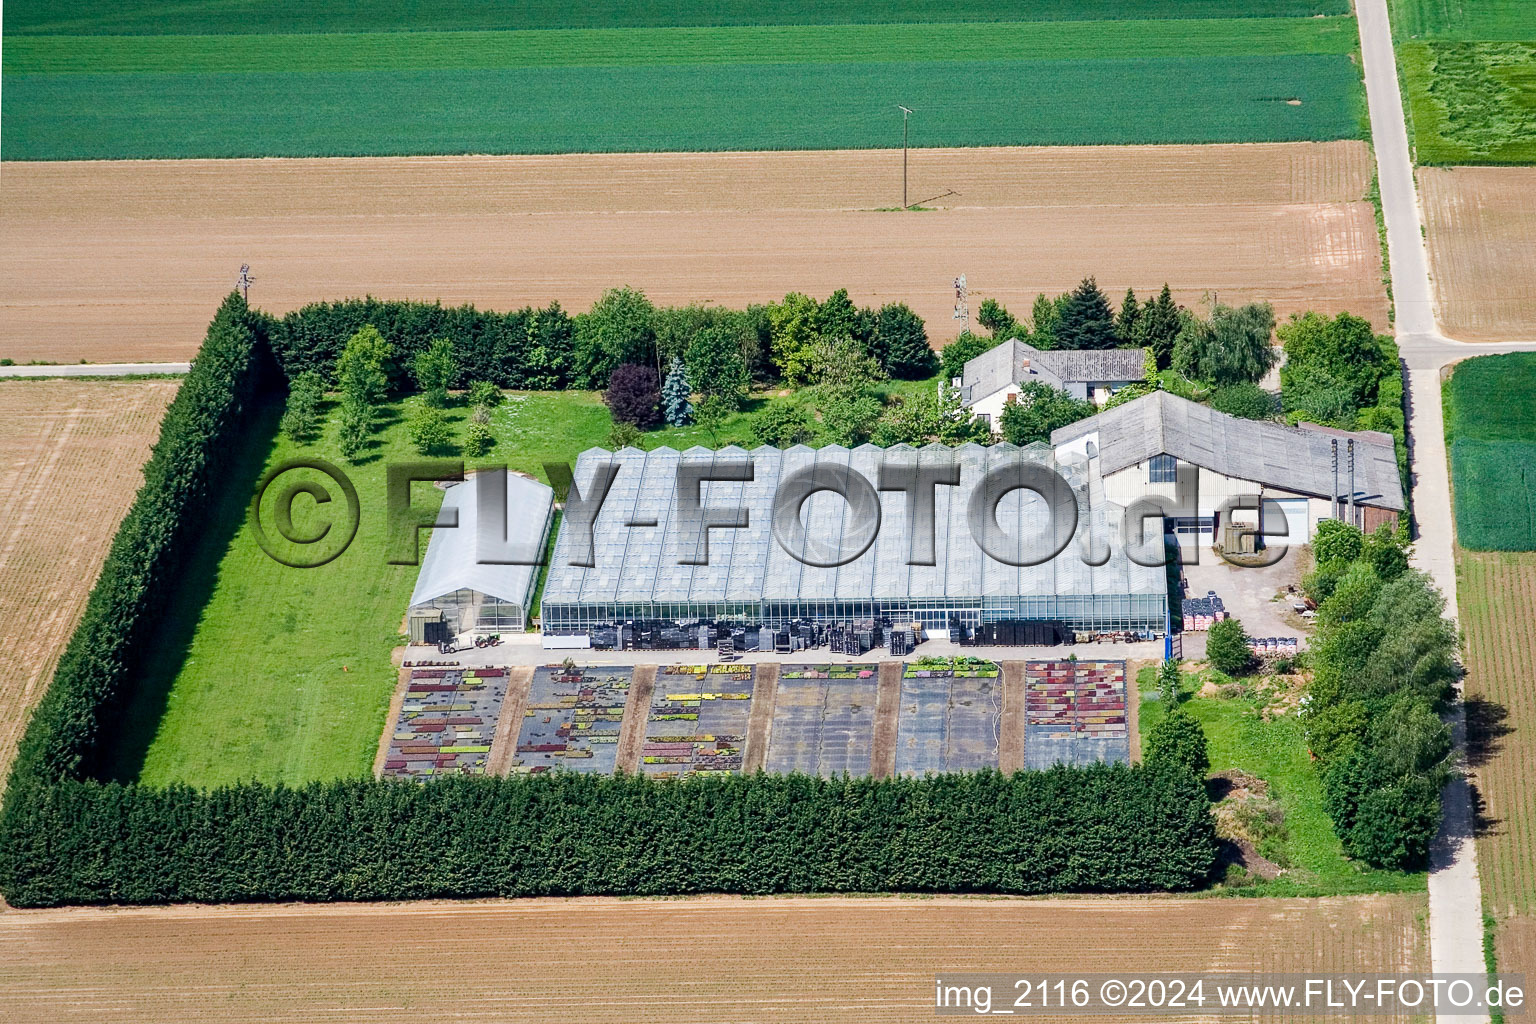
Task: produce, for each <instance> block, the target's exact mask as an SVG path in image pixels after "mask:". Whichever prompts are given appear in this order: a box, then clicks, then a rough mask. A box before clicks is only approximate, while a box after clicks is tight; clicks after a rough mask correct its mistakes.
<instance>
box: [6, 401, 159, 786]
mask: <svg viewBox="0 0 1536 1024" xmlns="http://www.w3.org/2000/svg"><path fill="white" fill-rule="evenodd" d="M175 394H176V384H175V383H174V382H171V381H133V382H117V381H91V380H86V381H66V380H11V381H0V650H3V651H4V652H5V656H4V657H3V658H0V773H3V772H4V771H5V770H6V769H7V768H8V767H9V765H10V761H11V755H12V753H14V751H15V750H16V741H17V739H18V738H19V737H20V735H21V732H22V729H23V728H25V726H26V720H27V714H28V713H29V712H30V711H31V710H32V705H33V704H34V703H35V702H36V701H37V699H38V697H40V696H42V692H43V689H44V688H45V687H46V686H47V683H48V678H49V676H50V675H51V674H52V673H53V666H54V663H55V662H57V661H58V658H59V652H60V651H61V650H62V649H63V646H64V643H65V641H66V640H68V639H69V635H70V633H71V632H72V631H73V630H74V628H75V622H76V620H77V619H79V617H80V611H81V609H82V608H84V607H85V598H86V595H87V594H89V593H90V590H91V585H92V584H93V583H94V582H95V580H96V573H97V570H98V569H99V568H100V566H101V561H102V559H103V558H105V557H106V553H107V548H109V547H110V546H111V544H112V537H113V535H114V534H116V533H117V524H118V520H120V519H121V518H122V516H123V513H124V512H125V511H127V508H128V504H129V502H130V501H132V500H133V495H134V492H135V491H137V490H138V489H139V485H140V484H141V483H143V477H142V475H141V474H140V471H139V467H140V466H142V465H143V464H144V462H145V460H146V459H148V458H149V448H150V445H151V444H153V443H154V441H155V439H156V438H157V437H159V435H160V416H161V414H162V413H164V412H165V407H166V405H167V404H169V402H170V400H171V398H172V397H173V396H174V395H175Z"/></svg>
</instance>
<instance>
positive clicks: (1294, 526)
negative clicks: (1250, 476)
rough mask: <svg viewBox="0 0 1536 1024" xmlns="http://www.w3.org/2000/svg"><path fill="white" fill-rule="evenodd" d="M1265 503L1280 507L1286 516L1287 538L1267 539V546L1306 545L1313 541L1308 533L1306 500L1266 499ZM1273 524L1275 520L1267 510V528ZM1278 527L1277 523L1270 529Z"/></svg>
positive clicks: (1265, 541) (1265, 539)
mask: <svg viewBox="0 0 1536 1024" xmlns="http://www.w3.org/2000/svg"><path fill="white" fill-rule="evenodd" d="M1264 503H1265V504H1266V505H1270V504H1271V503H1273V505H1275V506H1278V507H1279V510H1280V512H1281V514H1283V515H1284V516H1285V536H1284V537H1265V538H1264V543H1265V544H1268V545H1270V546H1272V547H1281V546H1284V545H1286V544H1305V543H1307V542H1308V541H1309V540H1311V539H1312V538H1311V537H1310V536H1309V535H1308V533H1307V499H1306V498H1265V499H1264ZM1272 522H1273V519H1272V518H1271V517H1270V516H1269V515H1268V510H1266V515H1265V519H1264V523H1265V526H1266V527H1269V524H1270V523H1272ZM1278 527H1279V524H1278V523H1275V525H1274V527H1270V528H1278Z"/></svg>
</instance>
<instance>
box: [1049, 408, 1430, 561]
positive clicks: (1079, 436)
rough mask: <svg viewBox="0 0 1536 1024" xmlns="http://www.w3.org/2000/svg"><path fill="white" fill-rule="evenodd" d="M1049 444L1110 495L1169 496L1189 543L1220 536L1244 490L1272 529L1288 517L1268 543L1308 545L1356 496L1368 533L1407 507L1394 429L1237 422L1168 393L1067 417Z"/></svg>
mask: <svg viewBox="0 0 1536 1024" xmlns="http://www.w3.org/2000/svg"><path fill="white" fill-rule="evenodd" d="M1051 442H1052V444H1054V445H1055V446H1056V449H1057V452H1058V453H1059V454H1060V455H1062V456H1063V457H1070V456H1073V455H1077V456H1082V457H1086V458H1088V459H1089V460H1090V461H1091V462H1092V464H1093V465H1094V467H1095V468H1094V473H1095V475H1096V476H1098V477H1100V478H1102V480H1103V482H1104V493H1105V496H1106V497H1107V498H1108V500H1110V501H1112V502H1119V503H1122V504H1128V503H1129V502H1131V501H1133V500H1135V499H1137V498H1139V497H1142V496H1145V495H1158V496H1161V497H1164V498H1167V499H1170V500H1171V501H1172V502H1173V504H1174V507H1175V508H1176V509H1177V511H1176V513H1175V514H1174V515H1172V516H1169V517H1168V518H1167V519H1166V520H1165V527H1166V528H1167V529H1168V530H1169V531H1170V532H1172V533H1174V534H1175V535H1177V536H1178V537H1179V538H1180V540H1181V542H1183V543H1191V542H1192V543H1195V544H1214V543H1217V542H1218V541H1219V540H1220V538H1221V532H1222V530H1223V529H1224V524H1223V523H1222V522H1221V521H1220V519H1221V509H1222V506H1223V504H1224V503H1225V502H1227V501H1228V499H1230V498H1233V497H1236V496H1239V495H1258V496H1260V497H1262V498H1263V499H1265V500H1266V504H1265V506H1264V507H1265V509H1266V517H1265V523H1264V529H1265V532H1266V533H1279V532H1280V530H1281V529H1282V524H1281V523H1280V522H1279V521H1278V520H1279V518H1280V517H1282V516H1283V519H1284V523H1283V529H1284V534H1285V535H1284V536H1270V537H1268V538H1267V539H1266V543H1268V544H1270V545H1281V544H1305V543H1307V542H1309V541H1310V540H1311V539H1312V534H1313V532H1314V531H1315V530H1316V529H1317V524H1318V522H1319V521H1321V520H1323V519H1341V518H1346V517H1348V516H1349V515H1350V514H1351V511H1350V510H1351V501H1350V499H1351V496H1352V498H1353V515H1354V517H1355V521H1356V524H1357V525H1360V526H1362V527H1363V528H1364V529H1366V530H1374V529H1375V528H1376V527H1378V526H1380V525H1382V524H1384V523H1394V522H1396V521H1397V516H1398V514H1399V513H1400V512H1402V511H1403V508H1404V503H1403V485H1402V479H1401V477H1400V476H1399V475H1398V470H1397V453H1396V451H1395V450H1394V447H1393V441H1392V437H1391V435H1388V434H1382V433H1378V432H1376V431H1368V430H1367V431H1355V432H1349V431H1342V430H1330V429H1327V428H1324V427H1318V426H1314V425H1311V424H1303V425H1301V426H1298V427H1287V426H1283V425H1281V424H1279V423H1268V422H1262V421H1259V420H1247V419H1240V418H1238V417H1236V416H1228V415H1227V414H1226V413H1222V412H1217V411H1216V410H1215V409H1212V408H1210V407H1209V406H1204V405H1200V404H1198V403H1196V402H1191V401H1188V400H1187V399H1183V398H1179V397H1178V396H1177V395H1171V394H1168V393H1167V392H1165V391H1157V392H1154V393H1152V394H1150V395H1147V396H1145V397H1143V398H1138V399H1136V400H1135V401H1133V402H1127V403H1126V404H1124V405H1122V406H1118V407H1117V408H1114V409H1110V410H1107V411H1105V412H1101V413H1099V414H1098V415H1097V416H1090V417H1088V418H1087V419H1085V420H1079V421H1078V422H1076V423H1071V424H1068V425H1067V426H1065V427H1062V428H1060V429H1059V430H1057V431H1055V432H1054V433H1053V434H1052V435H1051ZM1351 446H1352V448H1353V456H1352V458H1353V470H1351ZM1351 480H1353V491H1351ZM1270 501H1273V504H1272V505H1271V504H1269V503H1268V502H1270ZM1228 514H1229V516H1230V515H1231V513H1230V512H1229V513H1228ZM1239 515H1241V513H1239ZM1254 521H1255V513H1254V512H1249V513H1248V514H1247V522H1248V524H1249V525H1252V524H1253V523H1254Z"/></svg>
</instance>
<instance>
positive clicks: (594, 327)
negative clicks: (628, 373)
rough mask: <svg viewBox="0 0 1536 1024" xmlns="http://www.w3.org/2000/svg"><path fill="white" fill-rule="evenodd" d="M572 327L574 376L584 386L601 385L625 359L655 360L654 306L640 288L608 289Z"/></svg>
mask: <svg viewBox="0 0 1536 1024" xmlns="http://www.w3.org/2000/svg"><path fill="white" fill-rule="evenodd" d="M575 328H576V338H575V353H574V358H573V363H574V366H575V373H574V376H575V379H576V381H577V382H578V383H581V384H584V385H585V386H586V387H589V388H595V387H599V386H601V385H602V382H603V381H605V380H608V379H609V378H610V377H611V376H612V374H613V372H614V371H615V370H616V369H617V368H618V367H620V366H622V365H624V364H626V363H645V364H647V365H651V366H654V365H655V363H656V307H655V306H654V305H652V304H651V300H650V299H648V298H646V297H645V293H644V292H642V291H638V290H636V289H634V288H610V289H608V290H607V291H605V292H603V295H602V298H600V299H598V300H597V301H596V302H595V303H593V304H592V308H591V309H589V310H588V311H587V312H585V313H582V314H581V315H579V316H577V317H576V320H575ZM652 372H653V373H654V372H655V371H654V370H652Z"/></svg>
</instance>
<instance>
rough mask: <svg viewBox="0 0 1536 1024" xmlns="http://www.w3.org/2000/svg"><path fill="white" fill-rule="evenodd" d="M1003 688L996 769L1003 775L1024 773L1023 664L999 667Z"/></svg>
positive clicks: (1014, 662)
mask: <svg viewBox="0 0 1536 1024" xmlns="http://www.w3.org/2000/svg"><path fill="white" fill-rule="evenodd" d="M1000 668H1001V671H1002V676H1001V682H1002V684H1003V712H1002V716H1001V727H1002V732H1001V734H1000V735H999V736H998V741H997V762H998V764H997V766H998V768H999V769H1000V770H1001V771H1002V773H1003V774H1004V775H1012V774H1013V773H1014V772H1017V771H1022V770H1023V769H1024V721H1025V719H1024V663H1023V662H1022V661H1004V662H1001V663H1000Z"/></svg>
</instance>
